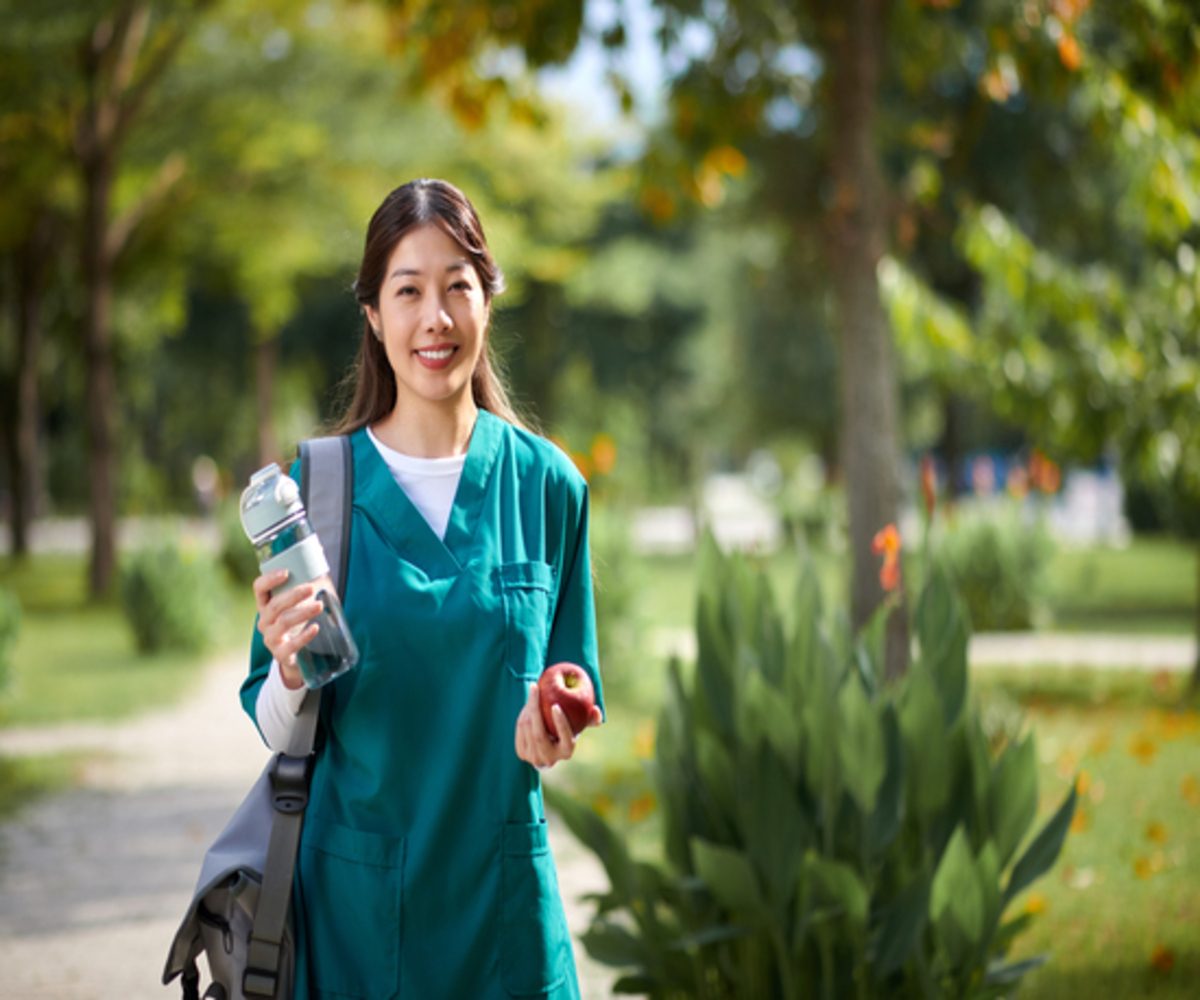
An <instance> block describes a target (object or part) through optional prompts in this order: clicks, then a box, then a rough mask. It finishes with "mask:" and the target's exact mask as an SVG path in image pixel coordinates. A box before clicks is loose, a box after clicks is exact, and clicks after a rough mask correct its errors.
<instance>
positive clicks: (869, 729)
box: [837, 674, 887, 814]
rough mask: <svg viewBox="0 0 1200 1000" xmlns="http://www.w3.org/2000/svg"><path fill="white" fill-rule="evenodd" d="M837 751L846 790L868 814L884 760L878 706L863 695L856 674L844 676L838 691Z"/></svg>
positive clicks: (877, 787) (872, 807)
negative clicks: (845, 677)
mask: <svg viewBox="0 0 1200 1000" xmlns="http://www.w3.org/2000/svg"><path fill="white" fill-rule="evenodd" d="M837 751H838V761H839V762H840V764H841V770H842V779H843V781H844V782H845V785H846V790H847V791H848V792H849V793H850V795H851V796H852V797H853V798H854V801H855V802H856V803H857V804H858V807H859V809H861V810H862V812H863V813H864V814H870V813H871V811H872V810H874V808H875V798H876V795H877V793H878V792H879V786H880V785H881V784H882V783H883V776H884V774H885V773H886V771H887V760H886V759H885V757H884V739H883V725H882V723H881V721H880V718H879V710H878V709H877V708H876V707H875V706H874V705H872V704H871V702H870V701H869V700H868V699H867V695H866V692H865V691H863V687H862V682H861V681H860V680H859V679H858V675H857V674H851V675H850V676H849V677H848V678H847V679H846V682H845V683H844V684H843V685H842V690H841V692H840V693H839V695H838V728H837Z"/></svg>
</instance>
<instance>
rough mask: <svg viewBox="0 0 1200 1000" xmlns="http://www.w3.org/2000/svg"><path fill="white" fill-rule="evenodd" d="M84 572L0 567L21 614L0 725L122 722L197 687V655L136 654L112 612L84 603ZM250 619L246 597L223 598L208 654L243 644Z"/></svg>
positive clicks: (73, 560) (0, 578) (48, 563)
mask: <svg viewBox="0 0 1200 1000" xmlns="http://www.w3.org/2000/svg"><path fill="white" fill-rule="evenodd" d="M85 572H86V570H85V563H84V561H83V559H82V558H81V557H69V556H46V557H39V558H37V559H34V560H31V561H30V562H28V563H27V564H25V565H23V566H19V567H14V566H13V565H12V564H11V563H8V562H4V563H0V586H4V587H8V588H10V589H11V590H13V591H14V592H15V593H16V594H17V597H18V598H19V599H20V602H21V608H22V618H21V630H20V633H19V635H18V638H17V643H16V646H15V647H14V649H13V653H12V657H11V660H12V663H11V672H10V677H9V683H8V687H7V689H6V690H5V691H4V692H3V694H2V695H0V725H8V726H12V725H40V724H44V723H53V722H63V721H68V720H80V719H87V720H98V719H117V718H123V717H126V716H130V715H134V714H137V713H138V712H142V711H145V710H146V709H149V708H152V707H155V706H158V705H162V704H167V703H169V702H171V701H173V700H175V699H177V698H180V697H182V696H183V695H184V694H186V693H187V691H188V690H189V689H190V686H191V684H192V683H193V682H194V681H195V680H196V679H197V677H198V671H197V668H198V667H199V666H200V665H201V664H202V663H203V662H204V655H203V654H201V655H196V654H190V653H186V654H185V653H179V652H175V651H166V652H162V653H156V654H152V655H142V654H139V653H138V652H137V650H136V649H135V646H134V641H133V635H132V633H131V631H130V629H129V626H128V625H127V624H126V621H125V618H124V615H123V614H122V612H121V609H120V608H119V607H118V606H117V604H116V603H115V602H110V603H103V604H91V603H89V602H88V601H87V599H86V593H85V580H86V577H85ZM253 615H254V609H253V598H252V597H251V596H250V595H249V592H248V590H247V593H246V594H245V595H243V594H241V593H238V594H236V595H230V597H229V599H228V600H227V601H226V611H225V613H224V614H223V615H221V616H220V617H219V619H218V620H217V622H215V635H214V648H215V649H219V648H225V647H227V646H230V645H233V644H237V643H245V642H246V641H247V639H248V637H249V634H250V629H251V627H252V622H253Z"/></svg>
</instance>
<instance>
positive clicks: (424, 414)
mask: <svg viewBox="0 0 1200 1000" xmlns="http://www.w3.org/2000/svg"><path fill="white" fill-rule="evenodd" d="M478 413H479V408H478V407H477V406H476V405H475V400H473V399H471V398H470V397H468V398H467V399H466V400H465V401H464V402H463V403H461V404H455V405H453V406H451V407H446V408H443V407H439V406H408V405H405V404H403V403H399V402H398V403H397V404H396V407H395V408H394V409H393V410H392V412H391V413H389V414H388V415H387V416H386V417H384V418H383V419H382V420H380V421H379V422H378V423H377V424H373V425H372V426H371V430H372V431H373V432H374V433H375V436H376V437H377V438H379V440H380V441H382V442H383V443H384V444H385V445H387V446H388V447H389V448H391V449H392V450H393V451H398V452H400V453H401V454H402V455H411V456H413V457H414V458H449V457H450V456H451V455H464V454H466V451H467V446H468V445H469V444H470V443H471V432H472V430H474V428H475V418H476V416H477V415H478Z"/></svg>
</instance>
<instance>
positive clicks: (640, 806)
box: [629, 792, 657, 823]
mask: <svg viewBox="0 0 1200 1000" xmlns="http://www.w3.org/2000/svg"><path fill="white" fill-rule="evenodd" d="M655 805H657V803H656V802H655V801H654V796H653V795H651V794H650V793H649V792H643V793H642V794H641V795H639V796H638V797H637V798H636V799H634V800H633V801H632V802H630V803H629V821H630V822H631V823H640V822H641V821H642V820H644V819H645V818H646V817H647V816H649V815H650V814H651V813H652V812H654V807H655Z"/></svg>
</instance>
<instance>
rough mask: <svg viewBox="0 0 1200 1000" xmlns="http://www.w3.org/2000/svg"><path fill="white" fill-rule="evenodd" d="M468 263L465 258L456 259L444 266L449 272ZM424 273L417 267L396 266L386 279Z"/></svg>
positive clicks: (459, 269)
mask: <svg viewBox="0 0 1200 1000" xmlns="http://www.w3.org/2000/svg"><path fill="white" fill-rule="evenodd" d="M469 263H470V261H466V260H456V261H455V262H454V263H453V264H448V265H447V266H446V273H447V274H449V273H450V272H451V271H462V270H464V269H465V268H466V267H467V266H468V264H469ZM424 273H425V272H424V271H422V270H421V269H420V268H419V267H398V268H396V270H394V271H393V272H392V273H391V274H389V275H388V280H389V281H391V280H392V279H393V278H407V277H409V276H412V275H416V276H420V275H422V274H424Z"/></svg>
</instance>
